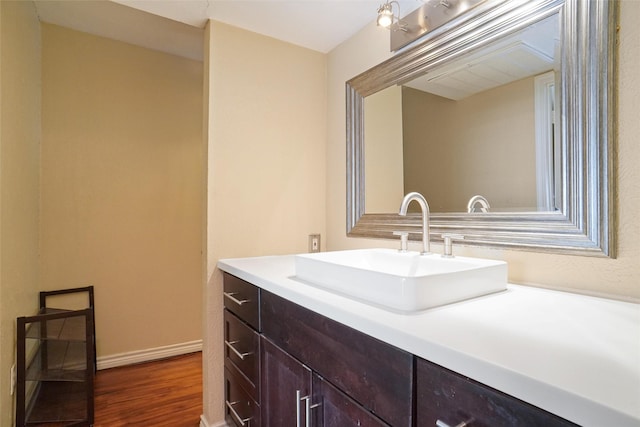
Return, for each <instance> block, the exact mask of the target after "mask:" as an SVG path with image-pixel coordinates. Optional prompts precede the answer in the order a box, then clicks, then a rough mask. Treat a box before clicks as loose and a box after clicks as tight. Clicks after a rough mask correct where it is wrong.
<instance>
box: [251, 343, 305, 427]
mask: <svg viewBox="0 0 640 427" xmlns="http://www.w3.org/2000/svg"><path fill="white" fill-rule="evenodd" d="M261 347H262V350H261V352H262V385H261V402H260V406H261V408H262V425H263V427H290V426H293V427H302V426H305V427H308V424H307V423H306V413H305V401H304V398H309V396H310V394H311V370H310V369H309V368H307V367H306V366H304V365H303V364H302V363H300V362H299V361H297V360H296V359H294V358H293V357H291V356H289V355H288V354H287V353H285V352H284V351H283V350H281V349H280V348H278V347H276V346H275V345H274V344H273V343H272V342H271V341H269V340H267V339H265V338H264V337H263V338H262V345H261Z"/></svg>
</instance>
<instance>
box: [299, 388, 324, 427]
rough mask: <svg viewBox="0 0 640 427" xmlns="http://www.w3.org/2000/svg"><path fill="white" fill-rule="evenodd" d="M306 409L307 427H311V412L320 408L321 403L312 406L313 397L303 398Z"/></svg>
mask: <svg viewBox="0 0 640 427" xmlns="http://www.w3.org/2000/svg"><path fill="white" fill-rule="evenodd" d="M302 399H304V407H305V412H306V414H305V417H306V418H305V427H311V410H312V409H315V408H317V407H319V406H320V405H321V403H316V404H314V405H312V404H311V395H309V396H306V397H303V398H302Z"/></svg>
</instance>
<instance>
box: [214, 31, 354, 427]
mask: <svg viewBox="0 0 640 427" xmlns="http://www.w3.org/2000/svg"><path fill="white" fill-rule="evenodd" d="M206 42H207V46H206V49H205V63H208V64H209V69H208V70H207V71H206V76H207V77H208V81H206V82H205V94H208V96H207V99H208V105H207V106H206V107H205V116H207V117H208V123H207V125H206V130H205V132H206V135H207V137H208V155H207V157H208V190H207V191H208V194H207V209H208V213H207V240H208V243H207V264H208V268H207V277H208V283H207V285H206V288H205V292H204V298H205V301H206V303H205V304H206V307H205V310H206V316H205V320H204V325H205V326H204V336H205V343H204V350H205V351H204V360H205V363H204V378H205V385H204V388H205V395H204V416H205V418H206V420H207V422H208V424H209V425H216V424H217V423H219V422H221V421H222V419H223V417H224V411H223V403H224V399H223V381H222V374H223V371H222V368H223V347H222V306H223V302H222V275H221V273H220V271H219V270H217V269H216V268H215V266H216V262H217V260H218V259H220V258H229V257H246V256H257V255H276V254H287V253H297V252H306V250H307V244H308V235H309V234H310V233H321V234H322V237H323V243H322V246H323V249H324V248H325V244H324V238H325V236H326V232H325V230H326V229H325V216H326V212H325V182H326V177H325V168H326V155H325V141H326V112H327V103H326V55H323V54H321V53H318V52H314V51H311V50H307V49H303V48H300V47H297V46H294V45H291V44H287V43H283V42H279V41H276V40H274V39H271V38H268V37H264V36H261V35H258V34H255V33H251V32H248V31H244V30H241V29H238V28H234V27H231V26H228V25H225V24H221V23H217V22H210V28H209V29H208V32H207V40H206ZM207 109H208V111H207ZM342 173H344V172H342Z"/></svg>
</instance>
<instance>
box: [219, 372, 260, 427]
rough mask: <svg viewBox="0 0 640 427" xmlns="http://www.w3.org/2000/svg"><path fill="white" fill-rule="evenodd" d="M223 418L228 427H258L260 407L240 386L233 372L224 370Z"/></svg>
mask: <svg viewBox="0 0 640 427" xmlns="http://www.w3.org/2000/svg"><path fill="white" fill-rule="evenodd" d="M224 388H225V391H224V393H225V418H226V420H227V422H228V424H229V425H230V426H238V427H243V426H244V427H259V426H260V406H258V404H257V403H256V402H255V401H254V400H253V399H252V398H251V396H250V395H249V394H248V393H247V391H246V390H244V389H243V388H242V386H241V385H240V382H239V379H238V377H237V376H236V375H235V374H234V373H233V370H231V369H227V368H226V367H225V369H224Z"/></svg>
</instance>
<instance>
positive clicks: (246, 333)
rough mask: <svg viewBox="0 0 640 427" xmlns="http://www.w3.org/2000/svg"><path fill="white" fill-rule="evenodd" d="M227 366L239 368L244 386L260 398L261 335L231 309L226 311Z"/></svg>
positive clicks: (252, 394) (225, 348)
mask: <svg viewBox="0 0 640 427" xmlns="http://www.w3.org/2000/svg"><path fill="white" fill-rule="evenodd" d="M224 344H225V347H224V356H225V361H224V363H225V366H228V367H229V368H233V369H237V370H238V371H239V372H238V374H239V375H240V376H241V377H242V380H243V382H244V384H243V386H244V388H245V389H246V390H247V391H248V392H249V393H250V394H251V396H252V397H253V398H254V399H255V400H258V401H259V400H260V398H259V394H258V391H259V389H258V384H260V335H258V333H257V332H255V331H254V330H253V329H251V328H250V327H249V326H248V325H247V324H246V323H244V322H242V321H241V320H240V319H238V318H237V317H236V316H234V315H233V314H232V313H231V312H230V311H228V310H225V311H224Z"/></svg>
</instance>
